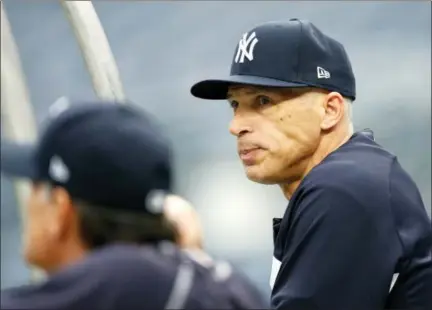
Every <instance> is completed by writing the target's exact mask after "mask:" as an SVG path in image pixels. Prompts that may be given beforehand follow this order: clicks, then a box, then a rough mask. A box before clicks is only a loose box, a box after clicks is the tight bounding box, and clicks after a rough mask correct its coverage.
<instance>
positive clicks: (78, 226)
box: [1, 101, 235, 310]
mask: <svg viewBox="0 0 432 310" xmlns="http://www.w3.org/2000/svg"><path fill="white" fill-rule="evenodd" d="M1 151H2V153H1V155H2V158H1V168H2V172H3V173H5V174H7V175H11V176H14V177H22V178H26V179H29V180H31V192H30V197H29V201H28V204H27V206H26V208H25V212H26V218H27V221H26V223H25V225H24V256H25V259H26V261H27V262H28V263H29V264H31V265H35V266H37V267H39V268H41V269H42V270H44V271H45V272H46V273H47V275H48V277H47V279H46V280H43V281H42V282H39V283H35V284H31V285H26V286H23V287H19V288H13V289H8V290H4V291H2V293H1V308H2V309H58V310H66V309H68V310H69V309H94V310H97V309H100V310H109V309H122V310H123V309H146V308H148V309H162V308H166V309H181V308H185V309H209V308H210V309H216V308H219V309H233V308H234V307H235V305H233V303H232V301H231V295H230V294H231V292H228V291H227V289H226V288H225V287H224V285H222V284H221V283H219V282H217V281H216V280H215V279H214V276H213V274H212V273H211V272H209V271H208V270H207V269H205V268H204V267H202V266H200V265H199V264H198V263H195V262H194V261H193V260H191V259H190V258H188V256H187V255H184V253H182V252H181V251H179V250H177V247H176V246H174V242H176V241H177V234H176V231H175V229H174V227H173V226H172V225H171V224H170V222H169V221H168V220H167V219H166V217H165V216H164V204H165V201H166V197H167V193H168V192H169V191H170V189H171V164H170V149H169V147H168V143H167V141H166V140H165V138H164V137H163V136H162V135H161V133H160V131H159V128H158V127H157V126H156V125H155V124H154V123H153V122H152V121H151V120H150V118H149V117H148V116H147V115H146V114H144V113H143V112H142V111H140V110H139V109H138V108H136V107H133V106H132V105H123V104H116V103H113V102H104V103H101V102H85V103H81V104H79V103H77V104H70V103H68V102H67V101H60V102H58V103H57V104H56V105H55V106H53V107H52V108H51V109H50V119H49V121H48V122H47V126H46V128H45V130H44V131H43V133H42V135H41V137H40V139H39V141H38V143H37V144H36V145H35V146H30V145H15V144H11V143H7V142H4V141H3V144H2V150H1Z"/></svg>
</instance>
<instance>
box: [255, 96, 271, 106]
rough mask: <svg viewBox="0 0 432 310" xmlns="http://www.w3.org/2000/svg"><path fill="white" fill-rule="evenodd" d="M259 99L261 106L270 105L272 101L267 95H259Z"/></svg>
mask: <svg viewBox="0 0 432 310" xmlns="http://www.w3.org/2000/svg"><path fill="white" fill-rule="evenodd" d="M257 101H258V104H259V105H260V106H264V105H268V104H270V103H271V102H272V101H271V99H270V98H269V97H267V96H258V97H257Z"/></svg>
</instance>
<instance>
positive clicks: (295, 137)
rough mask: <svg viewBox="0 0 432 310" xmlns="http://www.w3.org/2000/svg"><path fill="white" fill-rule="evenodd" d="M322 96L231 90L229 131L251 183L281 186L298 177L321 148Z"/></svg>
mask: <svg viewBox="0 0 432 310" xmlns="http://www.w3.org/2000/svg"><path fill="white" fill-rule="evenodd" d="M323 96H325V95H324V94H323V93H322V92H320V91H318V90H316V91H314V90H311V89H274V88H273V89H269V88H256V87H249V86H244V87H242V86H232V87H231V88H230V89H229V92H228V101H229V102H230V104H231V107H232V108H233V112H234V117H233V120H232V122H231V125H230V132H231V133H232V134H233V135H235V136H236V137H237V142H238V143H237V145H238V153H239V156H240V159H241V160H242V162H243V165H244V167H245V170H246V174H247V177H248V178H249V179H250V180H252V181H255V182H259V183H265V184H281V183H285V182H293V181H295V180H297V179H299V178H301V177H302V175H301V174H302V173H303V170H304V168H305V166H306V165H307V160H308V159H309V158H310V157H311V156H312V155H313V154H314V153H315V151H316V150H317V148H318V145H319V143H320V138H321V127H320V124H321V122H322V119H323V115H324V109H323V108H322V104H321V101H322V100H323Z"/></svg>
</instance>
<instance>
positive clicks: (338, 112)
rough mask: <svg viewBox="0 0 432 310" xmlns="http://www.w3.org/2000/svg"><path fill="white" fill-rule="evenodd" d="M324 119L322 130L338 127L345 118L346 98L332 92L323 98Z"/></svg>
mask: <svg viewBox="0 0 432 310" xmlns="http://www.w3.org/2000/svg"><path fill="white" fill-rule="evenodd" d="M323 100H324V101H323V108H324V117H323V119H322V122H321V129H322V130H324V131H326V130H329V129H331V128H333V127H334V126H336V125H337V124H338V123H339V122H340V121H341V120H342V119H343V117H344V114H345V104H344V101H345V100H344V98H343V97H342V95H341V94H339V93H338V92H331V93H329V94H327V95H326V96H324V97H323Z"/></svg>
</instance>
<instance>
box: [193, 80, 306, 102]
mask: <svg viewBox="0 0 432 310" xmlns="http://www.w3.org/2000/svg"><path fill="white" fill-rule="evenodd" d="M232 84H240V85H252V86H262V87H287V88H289V87H307V86H308V85H306V84H302V83H291V82H285V81H281V80H276V79H271V78H266V77H259V76H250V75H231V76H230V77H229V78H227V79H220V80H219V79H216V80H215V79H212V80H204V81H201V82H198V83H196V84H195V85H193V86H192V88H191V93H192V95H193V96H195V97H198V98H202V99H211V100H223V99H227V93H228V88H229V87H230V85H232Z"/></svg>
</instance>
